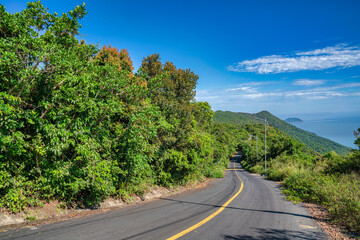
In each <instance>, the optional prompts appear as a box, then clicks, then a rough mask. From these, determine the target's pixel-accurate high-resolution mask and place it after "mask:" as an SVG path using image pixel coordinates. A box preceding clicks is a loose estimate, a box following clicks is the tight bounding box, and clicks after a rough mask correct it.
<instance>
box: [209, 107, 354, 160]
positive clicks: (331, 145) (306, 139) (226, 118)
mask: <svg viewBox="0 0 360 240" xmlns="http://www.w3.org/2000/svg"><path fill="white" fill-rule="evenodd" d="M265 118H266V120H267V121H268V123H269V124H270V125H271V126H274V127H276V128H278V129H280V130H283V131H284V132H286V133H287V134H289V135H290V136H291V137H293V138H295V139H297V140H298V141H300V142H302V143H305V144H306V145H307V146H308V147H309V148H310V149H312V150H314V151H317V152H319V153H327V152H330V151H335V152H337V153H338V154H346V153H347V152H349V151H350V148H348V147H345V146H343V145H341V144H339V143H336V142H334V141H331V140H329V139H327V138H323V137H320V136H318V135H316V134H315V133H311V132H308V131H305V130H302V129H300V128H298V127H295V126H293V125H291V124H289V123H287V122H285V121H283V120H281V119H279V118H277V117H275V116H274V115H272V114H271V113H269V112H267V111H262V112H259V113H255V114H250V113H241V112H239V113H236V112H229V111H216V112H215V115H214V122H218V123H235V124H239V125H243V124H246V123H250V124H254V123H264V121H261V120H260V119H265Z"/></svg>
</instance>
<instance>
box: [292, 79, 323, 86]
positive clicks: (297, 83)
mask: <svg viewBox="0 0 360 240" xmlns="http://www.w3.org/2000/svg"><path fill="white" fill-rule="evenodd" d="M325 82H326V80H322V79H321V80H312V79H298V80H296V81H294V82H293V85H295V86H315V85H322V84H324V83H325Z"/></svg>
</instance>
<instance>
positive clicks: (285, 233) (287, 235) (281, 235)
mask: <svg viewBox="0 0 360 240" xmlns="http://www.w3.org/2000/svg"><path fill="white" fill-rule="evenodd" d="M256 232H257V233H254V235H259V236H250V235H245V234H243V235H223V239H226V240H240V239H241V240H246V239H248V240H251V239H254V240H255V239H256V240H265V239H266V240H269V239H270V240H271V239H284V240H286V239H325V238H324V235H323V234H322V233H321V232H304V231H291V230H285V229H271V228H270V229H264V228H256Z"/></svg>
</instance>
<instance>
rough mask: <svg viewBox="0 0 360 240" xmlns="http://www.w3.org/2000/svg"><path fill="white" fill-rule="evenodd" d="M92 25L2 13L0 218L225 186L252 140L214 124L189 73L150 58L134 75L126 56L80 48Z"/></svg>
mask: <svg viewBox="0 0 360 240" xmlns="http://www.w3.org/2000/svg"><path fill="white" fill-rule="evenodd" d="M85 14H86V10H85V6H84V5H82V6H78V7H76V8H75V9H74V10H72V11H70V12H69V13H64V14H62V15H57V14H56V13H55V14H51V13H49V12H48V11H47V9H45V8H44V7H43V6H42V5H41V3H40V2H31V3H28V7H27V9H25V10H23V11H22V12H20V13H15V14H10V13H8V12H6V11H5V8H4V6H1V5H0V79H1V82H0V207H6V208H7V209H9V210H10V211H13V212H16V211H20V210H22V209H23V208H24V207H25V206H26V205H30V206H36V205H41V204H42V203H43V202H44V201H48V200H51V199H58V200H60V201H63V202H65V203H76V204H80V205H84V206H90V205H96V204H97V203H99V202H100V201H101V200H103V199H105V198H107V197H109V196H115V197H116V196H117V197H122V198H126V197H127V196H129V194H133V193H136V194H142V193H143V192H144V191H145V190H146V189H148V188H149V187H150V186H152V185H162V186H172V185H178V184H185V183H187V182H188V181H193V180H201V179H203V178H204V177H219V176H221V175H222V174H223V171H222V170H223V169H224V168H225V167H226V166H227V164H228V157H229V156H230V155H231V154H232V153H233V152H234V151H235V150H236V147H237V144H238V142H239V141H240V140H241V139H246V138H248V135H246V134H245V133H244V132H242V131H241V130H240V129H238V128H237V127H234V126H232V125H219V124H213V123H212V117H213V114H214V113H213V111H212V110H211V108H210V106H209V104H208V103H206V102H196V101H195V100H194V96H195V87H196V83H197V79H198V76H197V75H196V74H195V73H194V72H192V71H191V70H190V69H178V68H176V66H175V65H174V64H173V63H171V62H165V63H162V62H161V59H160V57H159V55H158V54H153V55H151V56H147V57H145V58H144V59H143V62H142V65H141V67H140V69H139V70H138V71H137V72H136V73H134V72H133V66H132V61H131V59H130V57H129V54H128V52H127V51H126V50H124V49H123V50H121V51H118V50H117V49H116V48H113V47H111V46H109V47H106V46H104V47H103V48H102V49H100V50H99V49H98V48H97V47H96V46H94V45H91V44H86V43H85V41H83V40H80V41H79V40H78V36H77V35H78V31H79V28H80V24H79V20H80V19H81V18H82V17H84V16H85ZM230 131H231V132H232V134H229V132H230Z"/></svg>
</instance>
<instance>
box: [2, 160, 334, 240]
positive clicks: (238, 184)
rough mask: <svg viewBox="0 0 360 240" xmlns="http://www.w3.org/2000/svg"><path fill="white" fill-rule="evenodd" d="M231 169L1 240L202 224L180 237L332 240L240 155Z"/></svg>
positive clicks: (154, 232) (124, 233)
mask: <svg viewBox="0 0 360 240" xmlns="http://www.w3.org/2000/svg"><path fill="white" fill-rule="evenodd" d="M229 167H230V168H233V169H239V170H229V171H227V173H226V175H225V177H224V178H223V179H216V180H214V181H213V182H212V183H210V184H209V185H208V187H206V188H204V189H202V190H197V191H192V192H187V193H184V194H181V195H178V196H173V197H169V198H162V199H160V200H156V201H152V202H148V203H144V204H141V205H136V206H131V207H127V208H123V209H118V210H114V211H110V212H107V213H102V214H97V215H92V216H87V217H84V218H78V219H72V220H68V221H64V222H59V223H55V224H47V225H40V226H39V227H38V228H37V229H28V228H26V229H20V230H14V231H8V232H3V233H0V239H61V240H64V239H87V240H90V239H167V238H170V237H173V236H174V235H176V234H178V233H181V232H183V231H184V230H186V229H189V228H191V227H193V228H195V227H194V225H195V226H197V225H196V224H198V223H199V222H201V223H202V225H201V226H199V227H198V228H196V229H193V230H192V231H190V230H191V229H190V230H188V231H189V232H188V233H186V234H184V233H182V235H183V236H182V237H180V238H179V239H206V240H207V239H232V240H233V239H327V237H326V235H325V234H324V233H323V232H322V230H321V229H320V227H319V226H318V225H317V224H316V223H315V221H314V220H313V219H312V217H311V216H310V214H309V213H308V211H307V210H306V208H305V207H303V206H302V205H299V204H293V203H291V202H289V201H286V200H284V197H283V195H282V194H281V192H280V189H279V186H278V184H276V183H274V182H271V181H267V180H265V179H263V178H262V177H260V176H257V175H253V174H250V173H248V172H246V171H243V170H241V169H240V165H239V156H237V157H235V158H233V159H231V163H230V166H229ZM240 178H241V180H240ZM236 194H238V195H236ZM234 196H236V197H235V198H234ZM231 198H233V200H232V201H231V202H229V201H230V200H231ZM224 204H227V206H226V208H224V207H222V206H223V205H224ZM221 207H222V208H221ZM221 210H223V211H221ZM214 215H216V216H214ZM209 216H210V217H209ZM204 219H205V220H204ZM198 225H199V224H198ZM174 239H175V238H174Z"/></svg>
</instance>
